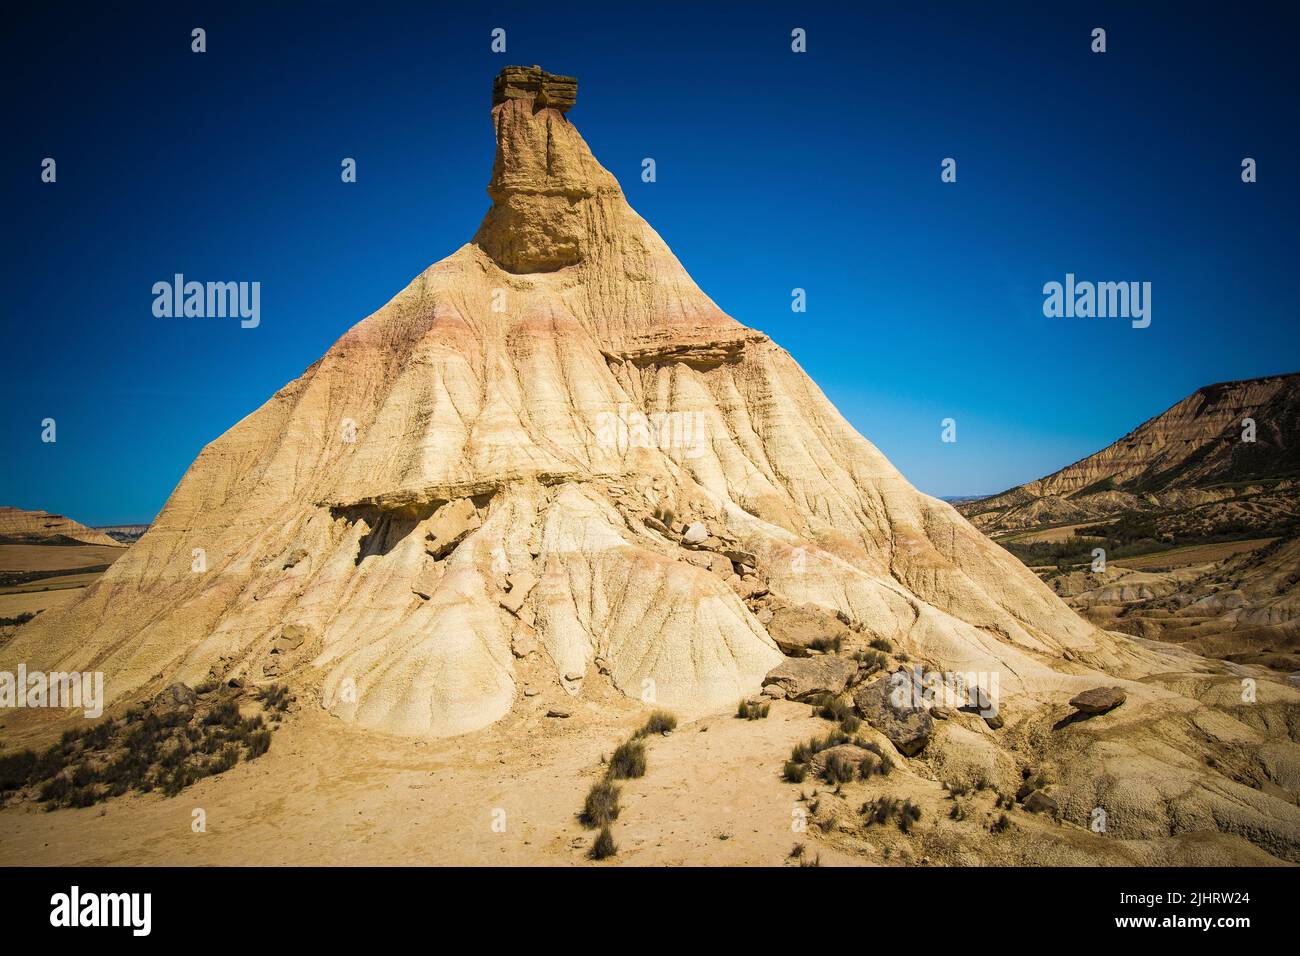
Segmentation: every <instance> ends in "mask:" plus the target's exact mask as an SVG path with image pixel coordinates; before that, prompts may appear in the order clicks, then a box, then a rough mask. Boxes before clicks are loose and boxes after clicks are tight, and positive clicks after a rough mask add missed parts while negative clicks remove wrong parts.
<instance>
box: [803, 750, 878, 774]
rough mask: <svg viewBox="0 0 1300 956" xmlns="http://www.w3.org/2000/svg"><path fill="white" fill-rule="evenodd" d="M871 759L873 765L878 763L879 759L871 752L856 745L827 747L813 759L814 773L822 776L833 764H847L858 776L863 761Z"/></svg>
mask: <svg viewBox="0 0 1300 956" xmlns="http://www.w3.org/2000/svg"><path fill="white" fill-rule="evenodd" d="M867 759H870V760H871V761H872V763H873V765H874V764H875V763H876V762H878V760H879V758H878V757H877V756H876V755H875V754H873V753H872V752H871V751H870V750H867V749H865V748H863V747H859V746H857V745H856V744H840V745H838V746H836V747H827V748H826V749H825V750H819V751H818V752H817V753H816V754H814V755H813V758H812V768H813V771H814V772H815V773H816V774H817V775H818V776H822V775H823V774H824V773H825V772H826V767H827V765H828V764H831V763H839V764H841V765H844V764H845V763H847V764H848V765H849V766H851V767H852V768H853V775H854V776H857V774H858V769H859V768H860V767H861V766H862V761H864V760H867Z"/></svg>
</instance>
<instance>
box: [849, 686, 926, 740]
mask: <svg viewBox="0 0 1300 956" xmlns="http://www.w3.org/2000/svg"><path fill="white" fill-rule="evenodd" d="M911 683H912V678H911V676H910V675H909V674H908V673H907V672H906V671H901V670H900V671H896V672H895V673H893V674H890V675H889V676H888V677H882V678H881V679H880V680H875V681H872V682H871V683H869V684H863V685H862V686H861V687H859V688H858V689H857V691H856V692H855V693H854V695H853V703H854V704H856V705H857V708H858V712H859V713H860V714H862V716H863V717H864V718H865V719H866V720H867V722H868V723H870V724H871V726H872V727H875V728H876V729H877V730H879V731H880V732H881V733H882V734H884V735H885V736H886V737H888V738H889V742H890V743H892V744H893V745H894V746H895V747H897V748H898V751H899V753H901V754H904V755H905V756H908V757H912V756H915V755H916V754H919V753H920V752H921V751H922V750H924V749H925V745H926V744H928V743H929V742H930V738H931V737H932V736H934V720H933V719H931V717H930V713H929V711H928V710H926V708H925V706H924V705H923V704H922V703H920V700H919V695H917V694H914V693H913V688H912V686H911Z"/></svg>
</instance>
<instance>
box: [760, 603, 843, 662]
mask: <svg viewBox="0 0 1300 956" xmlns="http://www.w3.org/2000/svg"><path fill="white" fill-rule="evenodd" d="M767 633H768V634H769V635H771V637H772V640H774V641H776V646H777V647H779V648H781V651H782V652H783V653H785V654H789V655H790V656H791V657H807V656H808V652H809V650H827V649H829V648H833V647H834V646H835V645H836V643H837V642H842V641H844V640H846V639H847V638H848V636H849V629H848V628H847V627H846V626H845V625H844V624H843V623H841V622H840V620H839V619H838V618H837V617H836V616H835V615H834V614H831V613H830V612H827V611H823V610H822V609H821V608H819V607H816V606H815V605H812V604H799V605H795V606H792V607H776V608H773V609H772V619H771V620H770V621H768V622H767Z"/></svg>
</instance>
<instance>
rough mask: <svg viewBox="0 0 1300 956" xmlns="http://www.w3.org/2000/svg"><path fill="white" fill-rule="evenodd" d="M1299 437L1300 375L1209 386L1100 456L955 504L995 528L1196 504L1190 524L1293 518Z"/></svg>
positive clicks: (1299, 495) (1297, 509)
mask: <svg viewBox="0 0 1300 956" xmlns="http://www.w3.org/2000/svg"><path fill="white" fill-rule="evenodd" d="M1246 419H1250V420H1251V421H1253V422H1254V434H1253V440H1252V441H1244V440H1243V432H1244V431H1245V428H1246V426H1245V425H1244V424H1243V423H1244V422H1245V420H1246ZM1298 436H1300V373H1294V374H1291V375H1274V376H1270V377H1267V378H1256V379H1250V380H1247V381H1241V382H1221V383H1219V384H1217V385H1207V386H1206V387H1204V388H1201V389H1198V390H1197V391H1195V392H1194V393H1192V394H1191V395H1189V396H1188V397H1187V398H1184V399H1183V400H1182V401H1180V402H1178V403H1177V404H1176V405H1174V406H1173V407H1172V408H1170V409H1168V410H1167V411H1165V412H1162V413H1161V414H1160V415H1157V416H1156V417H1155V418H1152V419H1151V420H1149V421H1147V422H1144V423H1143V424H1142V425H1139V426H1138V427H1137V428H1135V429H1134V430H1133V431H1131V432H1129V433H1128V434H1127V435H1125V436H1124V437H1123V438H1121V439H1120V440H1119V441H1117V442H1114V443H1113V444H1111V445H1108V446H1107V447H1105V448H1103V449H1102V450H1101V451H1099V452H1097V453H1096V454H1094V455H1089V456H1088V457H1087V458H1084V459H1083V460H1082V461H1077V462H1075V463H1074V464H1073V465H1069V466H1068V467H1066V468H1062V469H1061V470H1060V471H1057V472H1053V473H1052V474H1050V475H1048V476H1047V477H1046V478H1040V479H1038V480H1037V481H1031V482H1029V483H1027V484H1024V485H1020V486H1019V487H1016V488H1012V489H1011V490H1009V491H1004V492H1002V493H1001V494H998V495H993V496H992V497H990V498H979V499H975V500H972V501H965V502H962V503H961V504H960V505H958V510H960V511H961V513H962V514H964V515H965V516H966V517H968V518H970V520H971V521H972V522H973V523H974V524H975V526H976V527H978V528H981V529H983V530H984V531H987V532H989V533H990V534H992V533H996V532H1000V531H1012V530H1016V529H1022V528H1033V527H1037V526H1041V525H1047V524H1069V523H1073V522H1086V521H1094V520H1097V519H1100V518H1105V517H1110V516H1114V515H1118V514H1123V513H1130V512H1138V513H1148V512H1161V511H1171V510H1173V511H1179V512H1182V511H1189V510H1191V509H1195V508H1201V509H1202V511H1203V512H1204V513H1203V514H1201V515H1199V516H1197V518H1198V519H1199V520H1195V524H1196V525H1199V526H1200V527H1198V528H1195V529H1194V530H1205V529H1206V528H1209V529H1213V528H1214V527H1215V526H1216V525H1218V526H1221V525H1224V524H1227V523H1229V522H1231V523H1233V524H1234V526H1235V525H1236V524H1240V523H1241V522H1254V523H1258V524H1260V525H1266V524H1268V523H1276V522H1278V521H1279V520H1290V521H1294V520H1296V519H1297V518H1300V488H1297V486H1296V484H1295V481H1296V479H1297V477H1298V476H1300V440H1298ZM1181 527H1182V526H1181V525H1180V528H1181Z"/></svg>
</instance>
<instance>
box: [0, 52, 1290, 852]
mask: <svg viewBox="0 0 1300 956" xmlns="http://www.w3.org/2000/svg"><path fill="white" fill-rule="evenodd" d="M492 94H493V95H492V123H493V127H494V129H495V133H496V155H495V161H494V163H493V168H492V173H491V178H490V182H489V186H488V195H489V197H490V199H491V201H492V204H491V207H490V209H489V210H488V212H487V214H486V216H485V218H484V219H483V222H482V224H481V225H480V227H479V230H478V232H477V233H476V234H475V236H474V238H473V240H472V241H471V242H469V243H467V244H466V245H464V246H462V247H461V248H460V249H458V250H456V251H455V252H453V253H452V254H451V255H449V256H447V257H446V258H444V259H442V260H441V261H439V262H437V263H435V264H434V265H432V266H430V267H429V268H428V269H427V270H425V271H424V272H423V273H422V274H421V275H419V276H417V277H416V278H415V279H414V280H413V281H412V282H411V284H410V285H409V286H407V288H405V289H404V290H402V291H401V292H399V293H398V294H397V295H396V296H395V297H394V298H393V299H392V300H391V301H390V302H388V303H387V304H386V305H384V306H383V307H382V308H380V309H379V311H377V312H375V313H374V314H373V315H371V316H369V317H368V318H366V319H364V320H363V321H361V322H360V323H358V324H357V325H356V326H354V327H353V328H352V329H350V330H348V331H347V332H346V333H344V334H343V335H342V337H341V338H340V339H339V340H338V341H337V342H336V344H335V345H334V346H333V347H332V348H330V349H329V351H328V352H326V354H325V355H324V356H323V357H322V358H321V359H320V360H319V361H317V362H316V363H315V364H313V365H312V366H311V367H310V368H308V369H307V370H306V371H304V372H303V374H302V375H301V376H300V377H299V378H297V379H295V380H294V381H292V382H290V383H289V384H288V385H286V386H285V387H284V388H282V389H281V390H280V391H279V392H277V393H276V394H275V395H274V396H272V397H271V398H270V399H269V400H268V401H267V403H266V404H265V405H263V406H262V407H261V408H260V409H258V410H257V411H256V412H254V413H253V414H251V415H250V416H248V417H247V418H246V419H244V420H243V421H241V422H239V423H237V424H236V425H234V427H232V428H231V429H230V430H229V431H228V432H226V434H224V435H222V436H221V437H219V438H218V439H216V440H215V441H213V442H212V443H211V444H210V445H208V446H207V447H206V448H205V449H204V450H203V452H202V453H201V454H200V455H199V457H198V459H197V460H196V461H195V462H194V463H193V465H192V466H191V467H190V469H189V470H188V472H187V473H186V474H185V476H184V478H183V479H182V481H181V483H180V484H179V486H178V487H177V488H176V490H175V491H174V492H173V494H172V496H171V498H170V499H169V501H168V502H167V505H166V507H165V508H164V509H163V511H162V512H161V513H160V514H159V516H158V519H157V520H156V522H155V523H154V524H153V525H152V527H151V528H150V529H149V531H148V532H147V533H146V534H145V535H144V536H143V537H142V538H140V540H139V541H138V542H136V543H135V544H133V545H131V546H130V548H129V549H127V551H126V553H125V554H123V555H122V556H121V557H120V558H119V559H118V560H117V561H115V562H113V563H112V566H111V567H110V568H109V569H108V570H107V571H106V572H105V573H104V574H103V576H102V577H101V578H100V579H99V580H97V581H96V582H95V583H93V584H91V585H90V586H89V587H87V588H86V589H85V590H84V593H82V594H81V595H80V596H79V597H78V598H77V599H76V600H75V601H72V602H71V603H67V604H64V605H62V606H58V607H50V608H48V609H46V610H45V611H43V612H42V613H41V614H39V615H38V616H37V617H36V618H35V619H33V620H31V621H28V622H26V623H24V624H21V625H19V626H16V627H9V628H6V629H5V630H4V631H3V632H0V671H10V672H13V671H16V669H17V668H18V666H19V665H20V664H22V665H24V666H25V667H26V668H27V669H28V670H29V671H30V670H36V669H40V670H43V671H51V670H57V671H63V672H68V671H99V672H102V673H103V674H104V676H105V685H106V693H107V696H108V699H109V706H108V709H107V711H106V716H105V718H104V720H103V721H102V722H101V723H100V724H98V725H96V726H95V727H93V728H88V727H86V726H85V723H86V722H85V721H84V720H83V721H79V720H78V719H77V718H76V717H75V716H74V715H70V714H69V713H68V712H66V711H64V712H59V713H51V712H49V711H48V710H40V709H16V710H13V711H8V712H5V713H4V716H3V726H0V740H3V744H4V746H3V749H2V750H0V758H2V761H3V763H2V766H0V790H3V793H4V796H5V806H4V808H3V809H0V861H2V862H5V863H55V862H58V863H94V864H99V863H241V864H242V863H247V864H276V863H387V864H427V863H475V864H492V863H521V864H567V863H574V864H587V863H589V862H591V861H593V859H596V858H599V859H603V861H604V862H603V864H602V865H609V864H611V863H630V864H700V865H703V864H757V865H772V866H776V865H790V866H795V865H809V864H812V865H817V864H820V865H838V864H869V865H986V864H1012V863H1021V864H1045V863H1065V862H1077V863H1106V864H1117V865H1122V864H1133V863H1154V864H1171V865H1172V864H1209V863H1219V864H1278V863H1294V862H1300V808H1298V807H1297V797H1298V796H1300V744H1298V740H1300V689H1298V688H1296V687H1295V686H1293V685H1291V684H1290V683H1288V682H1287V681H1286V680H1285V679H1284V677H1283V675H1281V674H1279V673H1278V672H1276V671H1274V670H1272V669H1270V668H1268V667H1265V666H1261V665H1259V664H1255V663H1245V662H1242V663H1233V662H1226V661H1222V660H1216V659H1210V658H1207V657H1204V656H1201V655H1198V654H1196V653H1192V652H1191V651H1189V650H1188V649H1186V648H1182V647H1178V646H1174V645H1170V644H1166V643H1161V642H1158V641H1152V640H1148V639H1146V638H1144V637H1142V636H1140V635H1132V634H1126V633H1120V632H1117V631H1114V630H1109V629H1103V628H1101V627H1098V626H1097V625H1096V624H1095V623H1093V622H1091V621H1088V620H1085V619H1084V618H1083V617H1080V616H1079V615H1078V614H1077V613H1076V612H1075V611H1074V610H1072V609H1071V608H1070V607H1068V606H1067V605H1066V604H1065V603H1064V602H1063V601H1062V599H1061V597H1060V596H1058V594H1057V593H1054V591H1053V590H1052V588H1050V587H1049V586H1048V585H1047V584H1045V583H1044V582H1043V581H1041V580H1040V579H1039V577H1038V576H1037V575H1036V574H1035V573H1034V572H1033V571H1032V570H1030V569H1029V568H1028V567H1026V566H1025V565H1024V564H1023V563H1022V562H1021V561H1020V560H1018V559H1017V558H1016V557H1015V556H1013V555H1012V554H1010V553H1009V552H1008V551H1007V550H1005V549H1004V548H1002V547H1000V546H999V545H997V544H995V543H993V542H992V541H990V540H989V538H987V537H986V536H985V534H984V533H982V532H981V531H980V530H977V528H976V527H973V526H972V525H971V524H970V523H969V522H968V521H967V520H966V519H965V518H963V517H962V516H961V515H960V514H958V513H957V511H955V510H954V509H953V508H952V507H951V506H950V505H948V504H945V503H944V502H941V501H938V500H936V499H933V498H930V497H928V496H926V495H923V494H921V493H919V492H918V491H916V490H915V489H914V488H912V487H911V486H910V485H909V484H908V482H907V481H906V480H905V479H904V478H903V477H902V476H901V475H900V474H899V473H898V471H897V470H896V469H895V468H894V467H893V466H892V465H891V464H890V463H889V462H888V461H887V460H886V459H885V458H884V456H883V455H881V453H880V452H879V451H878V450H877V449H876V448H875V447H874V446H873V445H871V444H870V443H869V442H868V441H867V440H866V439H864V438H863V437H862V436H860V435H858V434H857V433H856V432H855V431H854V430H853V429H852V427H851V426H850V425H849V424H848V423H847V422H846V421H845V420H844V418H843V417H842V416H841V415H840V414H839V413H838V412H837V411H836V410H835V408H834V407H833V406H832V405H831V404H830V402H829V401H828V400H827V399H826V397H825V396H824V395H823V394H822V392H821V391H820V390H819V389H818V388H817V386H816V385H815V384H814V383H813V382H812V381H811V380H810V379H809V378H808V377H807V376H806V375H805V374H804V373H803V371H802V370H801V369H800V368H799V366H798V365H797V364H796V363H795V361H794V360H793V359H792V358H791V356H790V355H789V354H788V353H786V352H785V351H784V350H783V349H781V348H780V347H779V346H778V345H777V344H776V343H774V342H772V341H771V340H770V339H769V338H768V337H767V336H766V335H764V334H763V333H762V332H759V331H756V330H754V329H750V328H747V327H745V326H743V325H741V324H740V323H739V322H737V321H736V320H734V319H733V318H731V317H730V316H728V315H726V314H724V313H723V312H722V311H721V310H720V309H719V308H718V307H717V306H716V305H715V304H714V303H713V302H712V301H711V300H710V299H709V298H708V296H707V295H706V294H705V293H704V292H703V291H701V290H700V289H699V288H698V287H697V286H696V285H695V283H694V282H693V281H692V280H691V278H690V276H689V275H688V274H687V273H686V271H685V269H684V268H683V267H682V265H681V264H680V263H679V262H678V261H677V259H676V258H675V256H674V255H673V254H672V252H671V251H670V250H669V249H668V248H667V246H666V245H665V244H664V243H663V241H662V240H661V239H660V238H659V236H658V235H657V234H656V233H655V232H654V230H653V229H652V228H651V227H650V226H649V225H648V224H647V223H646V222H645V221H644V220H643V219H642V218H641V217H640V216H638V215H637V214H636V213H635V212H634V211H633V210H632V209H631V207H630V206H629V205H628V204H627V202H626V200H625V198H624V196H623V193H622V190H621V189H620V187H619V184H618V182H617V181H616V180H615V178H614V177H613V176H612V175H611V174H610V173H609V172H608V171H607V170H605V169H604V168H603V167H602V166H601V165H600V164H599V163H598V162H597V161H596V159H595V158H594V157H593V156H592V154H591V152H590V150H589V149H588V147H587V145H586V143H585V142H584V141H583V140H582V138H581V136H580V135H579V134H578V132H577V130H576V128H575V127H574V125H573V124H572V122H571V120H570V119H569V116H568V113H569V111H570V109H571V108H572V107H573V106H574V104H575V101H576V96H577V83H576V81H575V80H573V79H572V78H568V77H562V76H556V75H552V74H549V73H545V72H544V71H542V70H540V69H539V68H536V67H533V68H523V67H511V68H507V69H506V70H505V71H503V72H502V73H501V75H500V76H498V77H497V79H496V82H495V83H494V86H493V90H492ZM1088 520H1092V516H1091V515H1089V518H1088ZM65 731H67V733H64V732H65ZM27 750H30V751H31V752H30V754H29V753H27V752H26V751H27ZM195 810H202V811H203V816H204V819H205V820H206V829H205V831H204V832H196V831H195V829H194V828H193V826H192V821H193V819H194V811H195Z"/></svg>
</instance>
